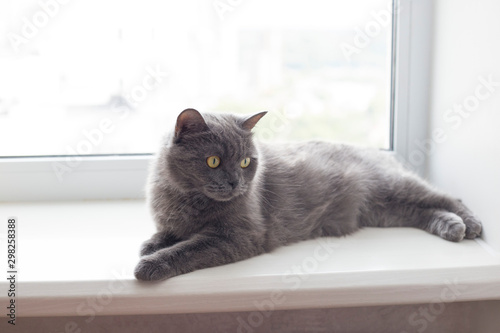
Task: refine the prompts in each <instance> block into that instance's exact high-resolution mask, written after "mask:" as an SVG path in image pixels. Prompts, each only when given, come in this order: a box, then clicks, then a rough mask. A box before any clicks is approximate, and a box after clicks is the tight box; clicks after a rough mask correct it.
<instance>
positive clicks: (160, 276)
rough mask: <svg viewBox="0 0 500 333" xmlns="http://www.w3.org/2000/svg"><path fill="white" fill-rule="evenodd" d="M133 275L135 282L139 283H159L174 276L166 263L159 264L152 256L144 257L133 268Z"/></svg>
mask: <svg viewBox="0 0 500 333" xmlns="http://www.w3.org/2000/svg"><path fill="white" fill-rule="evenodd" d="M134 275H135V278H136V279H137V280H141V281H159V280H165V279H168V278H169V277H172V276H174V275H175V274H173V270H172V269H171V268H170V266H169V265H168V264H167V263H165V262H161V261H160V260H158V259H157V258H155V257H154V256H146V257H144V258H142V259H141V260H140V261H139V263H138V264H137V266H136V267H135V270H134Z"/></svg>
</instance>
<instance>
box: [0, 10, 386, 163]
mask: <svg viewBox="0 0 500 333" xmlns="http://www.w3.org/2000/svg"><path fill="white" fill-rule="evenodd" d="M390 5H391V3H390V1H387V0H350V1H345V0H343V1H340V0H338V1H333V0H313V1H311V0H308V1H305V0H300V1H298V0H295V1H285V0H252V1H243V0H239V1H237V0H220V1H219V0H216V1H206V0H189V1H186V0H185V1H161V0H145V1H123V0H120V1H118V0H107V1H97V0H86V1H74V2H73V1H66V0H65V1H63V0H46V1H40V2H39V1H31V0H30V1H28V0H23V1H20V0H15V1H14V0H0V36H3V38H2V39H0V142H1V144H0V156H37V155H75V154H79V155H85V154H127V153H150V152H154V151H155V150H156V147H157V145H158V142H159V140H160V137H161V136H162V135H163V134H164V132H165V131H166V130H168V129H170V128H172V127H173V126H174V123H175V119H176V117H177V115H178V114H179V112H180V111H182V110H183V109H185V108H188V107H193V108H196V109H198V110H200V111H202V112H209V111H210V112H233V113H241V114H251V113H257V112H260V111H263V110H268V111H271V113H270V114H268V115H267V116H266V117H264V119H263V121H262V123H260V124H259V126H258V129H257V136H258V137H259V138H260V139H262V140H271V141H272V140H279V141H285V140H304V139H325V140H332V141H344V142H351V143H356V144H362V145H367V146H373V147H378V148H389V142H390V137H389V135H390V110H389V109H390V103H389V97H390V71H391V32H392V29H391V24H392V23H391V21H392V16H391V15H392V14H391V11H390Z"/></svg>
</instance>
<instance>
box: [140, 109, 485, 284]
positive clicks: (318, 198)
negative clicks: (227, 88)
mask: <svg viewBox="0 0 500 333" xmlns="http://www.w3.org/2000/svg"><path fill="white" fill-rule="evenodd" d="M263 115H264V113H261V114H258V115H256V116H254V117H249V118H240V117H237V116H234V115H230V114H220V115H216V114H204V115H203V116H201V114H199V113H198V112H197V111H196V110H193V109H188V110H185V111H184V112H183V113H181V115H179V118H178V121H177V124H176V129H175V131H173V132H172V133H171V134H169V135H167V136H166V137H165V139H164V142H163V143H162V146H161V148H160V150H159V153H158V154H157V158H156V161H155V163H154V165H153V167H152V170H151V172H150V177H149V185H148V186H149V189H148V192H149V196H148V199H149V204H150V206H151V211H152V215H153V218H154V220H155V222H156V227H157V231H158V232H157V233H156V234H154V235H153V236H152V237H151V239H150V240H148V241H146V242H145V243H144V244H143V246H142V249H141V260H140V262H139V264H138V265H137V267H136V269H135V276H136V277H137V279H140V280H162V279H167V278H170V277H173V276H176V275H179V274H184V273H188V272H191V271H194V270H197V269H202V268H207V267H212V266H218V265H224V264H227V263H231V262H235V261H239V260H243V259H246V258H249V257H253V256H256V255H259V254H262V253H265V252H269V251H272V250H273V249H275V248H277V247H279V246H283V245H286V244H290V243H293V242H298V241H301V240H306V239H311V238H315V237H322V236H344V235H348V234H350V233H352V232H355V231H356V230H358V229H359V228H361V227H364V226H370V227H415V228H420V229H423V230H426V231H428V232H430V233H433V234H436V235H438V236H440V237H442V238H444V239H446V240H450V241H460V240H462V239H463V238H464V237H465V238H470V239H472V238H475V237H478V236H479V235H480V233H481V222H480V221H479V220H478V219H477V218H476V217H475V216H474V215H473V214H472V212H471V211H470V210H469V209H468V208H467V207H466V206H465V205H464V204H462V202H461V201H460V200H458V199H455V198H452V197H450V196H448V195H446V194H443V193H441V192H438V191H437V190H435V189H434V188H432V187H431V186H430V185H429V184H427V183H426V182H425V181H424V180H422V179H420V178H418V177H417V176H415V175H414V174H413V173H411V172H409V171H407V170H405V169H404V168H403V167H402V166H401V165H400V164H399V163H397V162H396V160H395V159H394V158H392V157H391V156H390V155H389V154H388V153H385V152H381V151H377V150H373V149H363V148H356V147H352V146H349V145H342V144H332V143H326V142H319V141H313V142H305V143H294V144H259V145H257V144H256V143H255V142H254V141H253V139H252V133H251V128H252V127H253V126H254V125H255V123H256V122H257V121H258V120H259V119H260V117H262V116H263ZM212 155H216V156H219V157H220V158H221V164H220V165H219V167H218V168H216V169H211V168H209V167H208V165H207V163H206V159H207V157H209V156H212ZM246 157H251V163H250V166H249V167H248V168H246V169H243V168H242V167H241V166H240V162H241V160H242V159H244V158H246Z"/></svg>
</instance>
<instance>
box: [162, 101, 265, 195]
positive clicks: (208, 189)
mask: <svg viewBox="0 0 500 333" xmlns="http://www.w3.org/2000/svg"><path fill="white" fill-rule="evenodd" d="M266 113H267V112H261V113H258V114H255V115H253V116H250V117H246V118H242V117H238V116H235V115H231V114H205V115H203V116H202V115H201V114H200V113H199V112H198V111H196V110H194V109H186V110H184V111H182V112H181V114H180V115H179V116H178V118H177V123H176V125H175V131H174V133H173V136H172V137H171V138H170V140H171V142H170V143H169V146H168V150H167V154H166V155H165V159H166V161H165V163H166V166H167V168H168V170H169V176H170V178H171V180H172V181H173V182H174V184H175V185H176V186H177V187H178V188H179V189H180V190H182V191H198V192H201V193H203V194H204V195H206V196H207V197H209V198H211V199H213V200H216V201H229V200H231V199H233V198H235V197H238V196H240V195H242V194H244V193H245V192H246V191H247V190H248V188H249V186H250V184H251V183H252V180H253V179H254V177H255V174H256V172H257V168H258V165H259V156H258V153H257V149H256V147H255V145H254V142H253V139H252V132H251V130H252V128H253V127H254V126H255V125H256V124H257V122H258V121H259V120H260V119H261V118H262V117H263V116H264V115H265V114H266Z"/></svg>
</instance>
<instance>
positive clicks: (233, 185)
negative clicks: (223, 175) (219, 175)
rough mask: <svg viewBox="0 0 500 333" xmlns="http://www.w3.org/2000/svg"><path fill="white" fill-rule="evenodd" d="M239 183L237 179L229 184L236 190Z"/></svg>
mask: <svg viewBox="0 0 500 333" xmlns="http://www.w3.org/2000/svg"><path fill="white" fill-rule="evenodd" d="M239 183H240V182H239V181H238V180H237V179H234V180H230V181H228V184H229V185H231V187H232V188H233V190H234V189H235V188H236V186H238V184H239Z"/></svg>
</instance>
